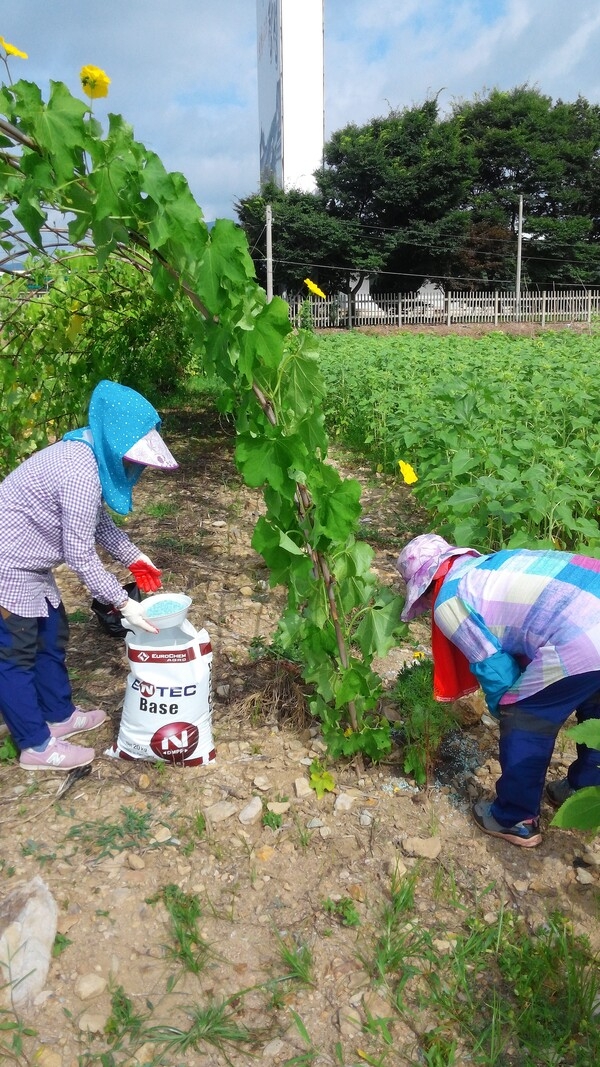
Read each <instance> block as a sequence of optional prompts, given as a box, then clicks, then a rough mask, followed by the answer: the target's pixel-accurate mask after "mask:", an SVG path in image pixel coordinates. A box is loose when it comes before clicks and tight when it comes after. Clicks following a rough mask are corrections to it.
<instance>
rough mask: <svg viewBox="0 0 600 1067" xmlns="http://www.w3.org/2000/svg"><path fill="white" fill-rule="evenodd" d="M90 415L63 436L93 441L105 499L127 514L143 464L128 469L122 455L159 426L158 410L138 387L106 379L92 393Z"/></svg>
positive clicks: (120, 512) (89, 443)
mask: <svg viewBox="0 0 600 1067" xmlns="http://www.w3.org/2000/svg"><path fill="white" fill-rule="evenodd" d="M88 419H89V427H85V428H83V429H79V430H71V431H70V432H69V433H66V434H65V436H64V438H63V440H65V441H85V442H86V444H88V445H90V447H91V449H92V451H93V453H94V455H95V457H96V462H97V463H98V472H99V474H100V484H101V486H102V496H103V497H104V500H105V501H106V503H107V504H108V506H109V507H110V508H112V509H113V511H116V512H118V514H119V515H127V514H128V513H129V512H130V511H131V510H132V506H133V505H132V489H133V486H134V485H135V483H136V482H137V480H138V478H139V477H140V475H141V474H142V472H143V470H144V468H143V467H141V466H132V468H131V469H130V470H129V469H128V470H125V466H124V464H123V456H124V455H125V453H126V452H128V451H129V449H130V448H132V447H133V445H135V444H136V442H137V441H139V440H140V438H142V437H144V435H145V434H147V433H148V432H149V431H150V430H153V429H155V428H156V427H158V426H160V417H159V414H158V412H157V411H156V410H155V409H154V408H153V407H152V404H151V403H150V402H149V401H148V400H146V399H145V397H143V396H142V395H141V393H136V391H135V389H130V388H129V387H128V386H126V385H119V384H118V383H117V382H109V381H106V380H105V381H102V382H99V383H98V385H97V386H96V388H95V389H94V392H93V393H92V398H91V400H90V406H89V411H88ZM90 431H91V434H90ZM90 436H91V438H92V440H90V439H89V438H90Z"/></svg>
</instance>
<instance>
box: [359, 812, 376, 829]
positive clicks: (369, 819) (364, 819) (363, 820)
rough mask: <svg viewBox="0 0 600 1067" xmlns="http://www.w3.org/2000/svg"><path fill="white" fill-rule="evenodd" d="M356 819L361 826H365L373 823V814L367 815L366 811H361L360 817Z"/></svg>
mask: <svg viewBox="0 0 600 1067" xmlns="http://www.w3.org/2000/svg"><path fill="white" fill-rule="evenodd" d="M358 821H359V823H360V825H361V826H364V827H365V828H366V827H367V826H372V825H373V816H372V815H369V812H368V811H361V813H360V818H359V820H358Z"/></svg>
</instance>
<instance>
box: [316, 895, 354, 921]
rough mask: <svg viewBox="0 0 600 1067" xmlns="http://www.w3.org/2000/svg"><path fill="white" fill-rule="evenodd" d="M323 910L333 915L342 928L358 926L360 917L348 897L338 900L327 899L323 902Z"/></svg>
mask: <svg viewBox="0 0 600 1067" xmlns="http://www.w3.org/2000/svg"><path fill="white" fill-rule="evenodd" d="M323 910H324V911H325V912H327V914H328V915H333V916H334V917H335V918H336V919H337V920H338V921H339V923H340V924H341V925H342V926H360V915H359V914H358V911H357V910H356V905H355V903H354V901H353V900H352V899H351V898H350V897H341V899H340V900H332V899H331V897H328V898H327V900H324V901H323Z"/></svg>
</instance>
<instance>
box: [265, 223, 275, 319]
mask: <svg viewBox="0 0 600 1067" xmlns="http://www.w3.org/2000/svg"><path fill="white" fill-rule="evenodd" d="M266 227H267V303H268V304H270V303H271V300H272V299H273V212H272V210H271V205H270V204H267V218H266Z"/></svg>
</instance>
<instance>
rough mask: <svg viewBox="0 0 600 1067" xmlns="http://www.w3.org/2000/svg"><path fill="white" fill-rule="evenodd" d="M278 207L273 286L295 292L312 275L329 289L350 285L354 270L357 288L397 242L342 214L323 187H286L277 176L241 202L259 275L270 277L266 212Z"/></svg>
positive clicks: (241, 215)
mask: <svg viewBox="0 0 600 1067" xmlns="http://www.w3.org/2000/svg"><path fill="white" fill-rule="evenodd" d="M267 204H271V207H272V210H273V287H274V290H275V291H276V292H279V293H286V294H287V295H289V296H293V295H295V294H297V293H301V292H302V291H303V289H304V287H303V282H304V278H306V276H307V275H308V276H309V277H310V278H312V280H313V281H315V282H317V283H318V284H319V286H320V287H321V288H323V289H324V290H325V292H327V293H328V294H329V293H335V292H337V291H339V290H343V291H347V289H348V283H349V278H350V275H351V274H352V275H353V281H352V288H353V289H357V288H359V287H360V284H361V282H362V280H363V278H364V277H365V276H366V275H367V274H374V273H377V271H378V270H379V269H380V268H381V266H382V264H383V263H384V262H385V258H386V252H387V248H388V247H389V245H390V244H391V243H392V242H391V240H390V239H388V238H386V237H385V236H384V238H383V240H382V239H381V237H380V236H379V235H377V234H375V235H373V234H372V233H368V232H366V231H365V229H364V228H363V227H362V225H361V223H360V221H359V220H357V219H341V218H337V217H336V216H335V215H334V214H332V213H331V212H329V211H328V210H327V204H326V202H325V200H324V198H323V196H322V195H321V194H320V193H304V192H300V191H299V190H297V189H290V190H289V192H284V191H283V190H282V189H280V188H279V187H278V186H277V185H275V184H274V183H273V182H270V183H268V184H266V185H265V186H264V187H263V189H262V190H261V192H260V193H257V194H255V195H254V196H249V197H246V198H244V199H242V200H240V201H239V202H238V203H237V204H236V211H237V214H238V217H239V219H240V222H241V224H242V226H243V228H244V230H245V232H246V235H247V237H248V242H249V245H250V248H251V251H252V257H253V259H254V263H255V266H256V272H257V275H258V277H259V279H260V280H261V281H262V282H263V284H265V282H266V237H265V217H266V208H267Z"/></svg>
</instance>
